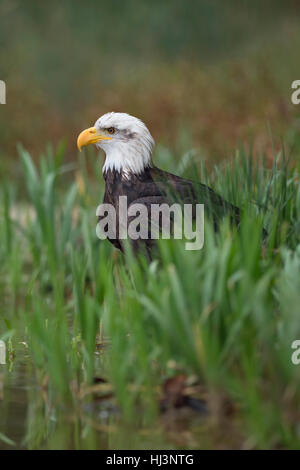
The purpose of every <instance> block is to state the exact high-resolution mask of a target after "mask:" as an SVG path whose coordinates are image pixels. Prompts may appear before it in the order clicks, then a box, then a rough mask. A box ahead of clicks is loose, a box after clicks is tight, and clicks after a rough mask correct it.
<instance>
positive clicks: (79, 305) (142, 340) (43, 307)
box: [0, 148, 300, 448]
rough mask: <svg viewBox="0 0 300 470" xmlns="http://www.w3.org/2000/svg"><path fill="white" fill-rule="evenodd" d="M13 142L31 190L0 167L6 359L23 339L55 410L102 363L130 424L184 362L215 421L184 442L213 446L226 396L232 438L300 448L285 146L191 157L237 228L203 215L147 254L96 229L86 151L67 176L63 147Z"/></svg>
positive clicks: (84, 392)
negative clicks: (199, 237) (31, 147)
mask: <svg viewBox="0 0 300 470" xmlns="http://www.w3.org/2000/svg"><path fill="white" fill-rule="evenodd" d="M19 152H20V159H21V162H22V165H23V180H22V184H24V185H25V190H26V196H25V197H24V198H22V199H21V198H20V197H19V194H18V191H19V190H18V187H17V182H16V181H8V180H7V178H4V175H3V185H2V188H1V213H0V241H1V244H0V259H1V266H0V295H1V299H2V314H1V317H0V338H1V337H3V336H4V335H5V338H7V337H9V338H10V341H11V350H12V351H13V350H14V349H15V350H16V352H15V357H16V359H15V361H17V360H18V352H17V350H18V347H17V345H18V342H19V341H22V342H24V343H25V344H26V351H27V354H28V356H29V362H30V371H31V373H33V374H34V375H35V377H36V381H37V383H38V385H39V386H40V390H43V391H44V392H43V393H46V395H47V396H48V399H47V400H50V402H51V409H52V411H53V410H57V413H58V410H60V412H61V407H62V405H63V409H64V411H63V413H66V412H67V411H66V410H67V409H73V410H77V412H80V410H81V407H82V403H83V402H84V403H87V402H91V401H92V399H93V393H92V390H93V387H95V386H94V385H93V382H94V378H95V376H97V377H98V376H99V375H100V376H101V379H103V380H106V381H107V382H108V383H107V384H106V386H107V387H111V388H110V390H111V391H112V393H113V396H114V398H113V400H115V402H114V403H115V404H116V406H117V408H118V409H119V410H120V413H121V416H123V418H122V419H124V420H125V422H126V423H128V425H130V423H131V425H135V426H138V427H139V428H140V429H142V428H143V427H144V426H150V425H152V426H156V424H155V423H159V422H160V409H159V399H160V397H161V387H162V386H163V384H164V383H165V381H166V378H168V377H172V376H173V375H174V374H177V373H179V372H181V373H184V374H185V375H186V376H187V377H195V378H196V380H197V381H198V383H200V384H201V386H202V387H203V388H204V389H205V391H206V392H205V395H206V397H207V407H208V417H207V418H206V419H207V421H208V422H214V423H217V424H215V426H213V425H212V426H211V427H209V428H208V429H209V431H208V434H207V432H206V437H205V438H203V436H202V437H201V432H200V434H199V437H198V440H197V441H196V444H195V443H194V444H193V446H197V447H209V446H212V445H213V444H212V443H213V442H214V441H215V435H216V433H217V428H218V423H219V425H220V423H221V418H222V415H223V410H222V403H223V402H222V397H224V396H226V397H227V399H228V400H230V401H231V402H232V403H233V406H234V408H235V414H234V418H232V420H234V422H237V423H238V425H237V427H238V439H237V441H236V442H235V445H237V446H238V447H247V446H250V447H257V448H268V447H288V448H294V447H298V446H299V444H298V440H299V436H298V416H297V413H298V406H299V388H297V384H298V382H299V375H300V368H299V366H298V367H297V366H295V365H293V364H292V362H291V354H292V350H291V343H292V341H293V340H295V339H299V338H300V326H299V325H300V324H299V319H298V318H299V305H300V244H299V241H300V240H299V232H300V189H299V165H298V166H297V165H296V164H295V163H293V164H292V163H288V162H287V161H286V159H285V158H284V155H283V154H282V155H278V156H277V157H276V158H274V164H273V166H272V168H267V167H265V166H264V164H263V161H260V162H258V161H256V160H254V159H252V158H251V156H249V155H246V154H245V152H243V151H242V150H240V151H239V152H237V154H236V157H235V158H234V159H233V161H232V162H231V163H227V164H225V165H223V166H222V167H221V166H218V167H216V168H215V169H214V171H212V172H211V173H210V174H208V173H207V172H206V171H205V169H204V167H203V166H201V165H196V166H197V168H200V170H199V175H198V177H199V178H200V180H201V181H203V182H206V183H208V184H211V185H212V186H213V187H214V188H215V189H216V190H217V191H218V192H219V193H220V194H221V195H223V196H224V197H226V198H227V199H228V200H230V202H232V203H234V204H237V205H239V206H240V207H241V208H242V209H243V217H242V222H241V229H240V231H239V232H238V231H237V230H235V229H232V228H231V227H230V224H229V221H228V220H224V223H223V224H222V226H221V228H220V231H219V233H218V234H217V235H215V234H214V232H213V229H212V227H211V225H210V224H209V222H207V223H206V226H205V242H204V248H203V249H202V250H200V251H196V252H195V251H193V252H189V251H185V249H184V243H182V242H181V241H178V240H177V241H168V240H161V241H160V243H159V257H158V259H155V260H154V261H153V262H152V263H151V264H150V265H149V264H148V262H147V261H146V260H145V259H136V258H134V257H132V255H131V253H130V251H129V252H128V253H126V255H122V254H120V253H117V252H116V251H115V250H114V248H112V247H111V246H110V244H109V242H107V241H100V240H98V239H97V238H96V233H95V225H96V216H95V208H96V205H97V203H98V202H99V200H101V197H102V195H101V189H100V185H99V189H98V185H95V182H94V181H93V179H91V178H90V177H89V173H88V171H87V170H86V167H85V162H84V161H81V162H80V169H79V170H78V169H77V170H76V171H77V179H76V178H74V177H73V176H74V173H73V172H74V168H73V167H70V166H64V165H63V164H62V154H61V151H60V150H59V151H57V152H53V151H51V150H48V154H47V155H46V156H44V157H43V158H41V160H40V163H39V167H37V166H35V165H34V163H33V161H32V158H31V156H30V155H29V153H28V152H27V151H26V150H24V149H22V148H20V149H19ZM161 157H162V160H163V162H164V164H165V165H167V166H168V168H169V169H172V170H174V171H176V172H177V173H182V174H184V175H185V174H186V175H187V174H189V172H191V168H194V167H193V165H192V164H191V162H190V161H189V158H188V157H187V156H186V157H185V159H184V160H183V161H181V162H180V163H179V164H178V166H177V165H175V164H174V163H173V164H172V165H173V168H170V167H171V159H170V158H169V157H168V154H167V153H166V152H163V151H161ZM157 158H158V160H159V159H160V152H158V155H157ZM196 163H197V162H196ZM94 171H95V167H94ZM193 171H194V170H193ZM194 178H196V177H195V176H194ZM72 180H76V181H77V183H76V182H72ZM101 187H103V186H101ZM22 189H23V188H22ZM263 227H264V228H265V229H266V230H267V231H268V238H267V241H266V242H264V243H263V242H262V237H261V233H262V228H263ZM107 342H108V343H109V345H108V346H107ZM99 350H100V354H99ZM103 351H104V352H103ZM13 367H14V360H13V354H12V355H11V368H10V370H12V369H13ZM9 373H10V372H9V371H7V374H9ZM41 393H42V392H38V395H39V397H40V398H41ZM49 397H50V398H49ZM28 399H29V401H30V397H29V398H28ZM218 403H219V404H220V406H219V407H218V406H216V404H218ZM220 407H221V408H220ZM34 409H35V408H33V407H32V406H31V408H30V410H31V411H30V413H31V414H30V417H29V418H30V422H31V423H34V422H35V420H36V421H38V416H39V415H38V414H36V413H37V411H34ZM216 410H217V411H216ZM80 413H81V412H80ZM47 416H48V415H47ZM48 418H49V416H48ZM151 423H152V424H151ZM204 425H205V422H204ZM57 426H58V424H57ZM57 426H55V425H53V426H49V422H48V425H47V429H46V430H45V434H44V435H43V438H42V437H41V436H39V438H37V436H35V440H34V439H33V437H32V436H33V434H34V431H33V429H32V426H31V427H30V426H29V428H30V432H29V434H28V435H27V441H26V443H27V444H26V445H29V446H33V447H34V446H35V445H37V442H38V443H39V445H41V443H44V442H45V441H47V440H51V439H52V438H53V435H54V434H55V432H56V430H57ZM201 426H203V423H202V424H199V430H201ZM197 429H198V428H196V431H197ZM0 431H1V429H0ZM3 433H5V429H4V430H3ZM224 433H226V426H225V429H224ZM223 437H224V436H223ZM31 439H33V440H31ZM222 439H223V438H222V437H221V438H220V442H218V446H219V447H222V445H223V443H222ZM225 440H226V439H225ZM75 441H76V439H75ZM144 441H147V437H146V435H145V438H144ZM28 442H29V444H28ZM76 442H77V447H80V446H81V445H82V444H81V441H80V439H77V441H76ZM76 442H75V444H74V445H75V446H76ZM24 445H25V444H24ZM138 445H140V446H145V445H146V444H145V442H142V443H141V442H140V443H139V444H138ZM93 446H97V444H96V442H94V441H93ZM224 446H226V445H225V441H224Z"/></svg>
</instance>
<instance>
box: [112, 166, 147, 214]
mask: <svg viewBox="0 0 300 470" xmlns="http://www.w3.org/2000/svg"><path fill="white" fill-rule="evenodd" d="M104 179H105V194H104V201H103V202H104V203H110V204H112V205H113V206H114V207H115V209H116V210H118V207H119V197H120V196H126V197H127V205H128V206H129V205H130V204H131V203H132V202H133V201H135V200H136V199H138V198H139V197H141V196H142V195H143V192H144V190H145V187H146V186H147V185H148V184H149V183H150V182H153V180H152V177H151V175H150V170H149V169H145V170H144V171H143V172H142V173H140V174H138V175H136V174H134V173H128V172H126V173H125V172H118V171H113V170H109V171H107V172H105V174H104Z"/></svg>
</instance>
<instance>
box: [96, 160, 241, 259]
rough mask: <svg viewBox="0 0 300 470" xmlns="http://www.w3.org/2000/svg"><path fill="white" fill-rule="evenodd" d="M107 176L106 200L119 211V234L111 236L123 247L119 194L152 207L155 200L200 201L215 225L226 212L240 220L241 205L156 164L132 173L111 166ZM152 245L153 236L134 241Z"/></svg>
mask: <svg viewBox="0 0 300 470" xmlns="http://www.w3.org/2000/svg"><path fill="white" fill-rule="evenodd" d="M104 179H105V183H106V186H105V194H104V201H103V202H104V203H109V204H112V205H113V206H114V207H115V209H116V214H117V238H116V239H115V240H112V239H109V241H110V242H111V243H112V244H113V245H114V246H115V247H116V248H118V249H120V250H122V251H123V246H122V240H120V239H118V216H119V196H127V205H128V207H129V206H130V204H132V203H141V204H144V205H145V206H146V207H147V208H148V209H149V210H150V207H151V204H163V203H167V204H172V203H174V202H177V203H181V204H192V205H193V206H195V205H196V204H197V203H198V204H204V211H205V217H207V216H210V217H212V220H213V222H214V226H215V229H217V228H218V221H219V220H220V218H222V216H224V215H226V214H228V215H229V216H230V218H231V222H232V223H233V224H236V225H238V224H239V221H240V213H239V209H238V208H237V207H235V206H233V205H232V204H230V203H229V202H227V201H225V200H224V199H223V198H221V196H219V195H218V194H216V193H215V192H214V191H213V190H212V189H211V188H209V187H208V186H206V185H204V184H201V183H197V182H193V181H189V180H186V179H184V178H181V177H179V176H176V175H173V174H172V173H168V172H165V171H162V170H160V169H159V168H156V167H148V168H145V170H144V171H143V172H142V173H140V174H129V175H128V174H127V175H124V174H123V173H119V172H117V171H112V170H109V171H107V172H106V173H104ZM128 222H130V218H128ZM146 223H147V221H146ZM152 245H153V240H151V239H150V237H149V239H148V240H140V239H139V240H137V241H135V242H133V248H134V250H137V249H139V248H140V247H141V246H144V247H146V249H147V251H148V252H150V251H151V248H152Z"/></svg>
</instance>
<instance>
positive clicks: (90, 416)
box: [0, 346, 234, 450]
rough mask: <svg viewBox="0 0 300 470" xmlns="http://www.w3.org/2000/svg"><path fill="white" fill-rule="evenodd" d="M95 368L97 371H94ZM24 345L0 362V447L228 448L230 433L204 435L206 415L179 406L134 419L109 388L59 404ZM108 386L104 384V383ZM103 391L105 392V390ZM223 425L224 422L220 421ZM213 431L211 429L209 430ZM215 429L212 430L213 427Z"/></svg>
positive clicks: (99, 385) (229, 445)
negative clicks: (38, 375) (123, 410)
mask: <svg viewBox="0 0 300 470" xmlns="http://www.w3.org/2000/svg"><path fill="white" fill-rule="evenodd" d="M96 372H97V371H96ZM41 383H42V381H38V380H37V378H36V377H35V371H34V368H33V366H32V364H31V360H30V357H29V356H28V355H26V348H24V346H20V347H19V348H18V351H17V352H16V353H15V358H14V359H13V360H10V362H8V363H7V364H6V365H0V450H3V449H176V448H178V449H195V448H212V447H216V446H217V447H220V448H228V447H232V445H234V444H233V441H232V438H231V437H230V439H229V442H226V441H227V439H228V437H229V436H230V433H227V437H226V438H225V439H224V437H222V436H215V437H216V438H217V441H218V442H214V443H213V441H214V440H215V439H214V438H213V439H211V438H212V436H210V437H209V438H208V433H207V422H206V417H205V416H204V415H203V413H200V412H196V411H195V410H191V409H186V408H182V409H180V410H171V411H169V412H166V413H163V414H162V415H160V416H157V417H156V418H155V419H154V420H153V421H152V422H151V417H150V420H149V413H148V416H147V417H146V416H145V413H142V412H141V411H139V410H137V412H136V414H135V416H134V419H133V420H132V423H133V424H130V423H128V420H126V421H125V420H124V418H123V417H122V414H121V412H120V410H119V409H118V406H117V404H116V401H115V398H114V397H113V396H112V394H110V393H107V387H108V389H109V384H104V385H103V384H96V385H95V387H98V389H97V390H98V391H99V389H101V387H102V386H103V387H104V393H103V394H102V395H100V396H99V394H98V395H97V394H94V395H93V394H91V393H89V394H87V395H86V396H84V397H83V398H81V399H80V400H79V402H78V401H77V402H76V403H73V404H69V405H62V404H61V403H59V402H58V401H57V399H55V398H54V394H53V393H52V392H51V390H49V387H48V384H47V383H45V384H44V385H43V383H42V385H41ZM105 387H106V388H105ZM105 390H106V391H105ZM223 424H224V423H223ZM211 431H212V430H210V432H211ZM213 434H214V432H213Z"/></svg>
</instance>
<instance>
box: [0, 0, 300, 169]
mask: <svg viewBox="0 0 300 470" xmlns="http://www.w3.org/2000/svg"><path fill="white" fill-rule="evenodd" d="M299 13H300V4H299V2H298V1H296V0H287V1H285V2H282V1H279V0H273V1H271V0H266V1H264V2H260V1H258V0H254V1H251V2H250V1H246V0H228V1H226V2H224V1H221V0H201V1H195V0H190V1H188V2H186V1H176V0H166V1H164V2H161V1H158V0H153V1H151V2H146V1H141V0H128V1H126V2H124V1H118V0H115V1H113V2H104V1H93V0H89V1H87V2H85V3H83V2H80V1H78V0H72V1H70V0H66V1H64V2H59V1H57V0H54V1H52V2H36V1H34V0H27V1H26V2H22V1H21V0H2V1H1V3H0V22H1V25H0V78H1V79H2V80H5V81H6V83H7V104H6V105H5V106H1V108H0V152H1V153H2V159H3V156H4V158H5V159H6V160H7V164H8V165H10V162H11V157H15V156H16V143H17V142H22V143H23V144H24V145H26V147H27V148H29V150H30V151H32V152H33V154H34V155H36V157H37V155H39V154H40V153H41V152H42V151H43V150H44V148H45V143H46V142H48V141H49V140H50V141H52V142H57V141H58V140H60V139H62V138H65V139H66V141H67V154H68V158H69V159H74V158H75V156H76V148H75V139H76V136H77V133H78V131H79V130H81V129H82V128H85V127H87V126H89V125H91V124H92V123H93V122H94V121H95V120H96V118H97V117H98V116H99V115H101V114H103V113H104V112H107V111H111V110H115V111H125V112H129V113H131V114H134V115H137V116H139V117H141V118H142V119H143V120H145V122H146V123H147V124H148V126H149V127H150V129H151V131H152V133H153V134H154V137H155V139H156V140H157V141H160V142H164V143H165V144H166V143H167V144H169V143H171V144H172V145H173V146H175V147H178V148H179V149H182V147H183V146H184V147H185V150H186V149H187V148H192V147H193V146H195V145H197V146H201V148H202V149H203V150H204V152H205V155H207V156H208V157H211V158H218V159H219V158H224V156H226V155H227V153H228V149H231V148H232V147H233V146H235V145H236V143H237V141H238V140H242V141H247V142H249V140H251V139H252V140H253V141H254V143H255V148H256V149H257V150H258V151H260V150H262V149H263V150H264V151H265V150H266V147H267V145H269V144H268V136H267V132H266V123H267V122H269V123H270V126H271V128H272V130H273V132H274V134H275V135H276V136H278V137H282V136H284V137H285V141H286V142H287V143H288V142H290V141H293V142H294V141H295V138H294V134H298V131H299V111H298V109H297V106H295V105H292V104H291V101H290V95H291V89H290V87H291V83H292V81H293V80H295V79H297V78H299V77H298V71H299V53H298V51H299V48H300V33H299V31H300V28H299V23H300V19H299V18H300V15H299ZM291 134H292V135H291Z"/></svg>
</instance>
